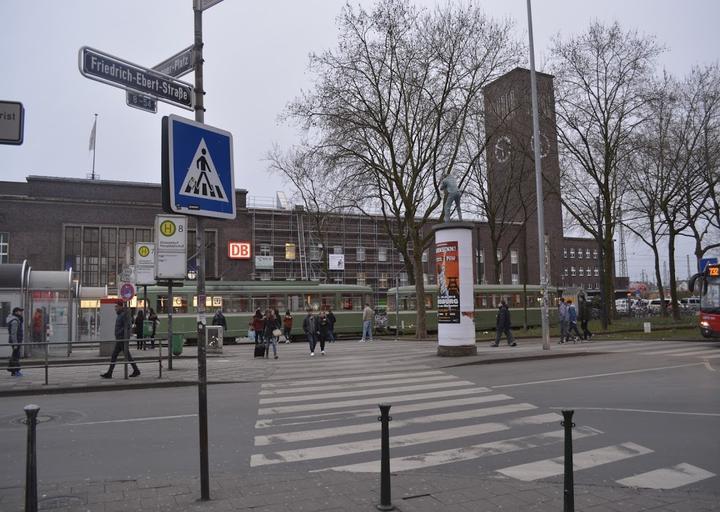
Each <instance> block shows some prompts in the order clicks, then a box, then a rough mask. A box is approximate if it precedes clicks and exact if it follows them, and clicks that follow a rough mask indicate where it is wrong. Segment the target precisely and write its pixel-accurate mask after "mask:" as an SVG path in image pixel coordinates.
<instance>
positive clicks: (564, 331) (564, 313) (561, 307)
mask: <svg viewBox="0 0 720 512" xmlns="http://www.w3.org/2000/svg"><path fill="white" fill-rule="evenodd" d="M558 301H559V302H558V320H559V321H560V343H565V341H566V340H567V337H568V308H567V304H565V299H563V298H562V297H561V298H560V299H558Z"/></svg>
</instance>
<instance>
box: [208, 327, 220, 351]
mask: <svg viewBox="0 0 720 512" xmlns="http://www.w3.org/2000/svg"><path fill="white" fill-rule="evenodd" d="M205 332H207V351H208V353H210V354H222V351H223V334H224V333H223V328H222V326H221V325H208V326H207V328H206V331H205Z"/></svg>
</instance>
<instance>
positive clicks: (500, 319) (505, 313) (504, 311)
mask: <svg viewBox="0 0 720 512" xmlns="http://www.w3.org/2000/svg"><path fill="white" fill-rule="evenodd" d="M503 333H504V334H505V336H507V342H508V345H510V346H511V347H516V346H517V343H515V340H513V335H512V330H511V329H510V310H509V309H508V307H507V303H506V302H505V301H504V300H501V301H500V307H499V308H498V314H497V318H496V320H495V343H491V344H490V346H491V347H497V346H498V345H499V344H500V336H501V335H502V334H503Z"/></svg>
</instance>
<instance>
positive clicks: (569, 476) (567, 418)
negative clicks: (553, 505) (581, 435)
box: [561, 411, 575, 512]
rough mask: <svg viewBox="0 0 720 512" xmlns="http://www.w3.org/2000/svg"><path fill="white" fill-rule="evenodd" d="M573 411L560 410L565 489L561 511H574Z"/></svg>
mask: <svg viewBox="0 0 720 512" xmlns="http://www.w3.org/2000/svg"><path fill="white" fill-rule="evenodd" d="M574 412H575V411H562V415H563V422H562V423H561V425H562V426H563V427H565V489H564V491H563V512H575V491H574V489H573V487H574V485H575V484H574V482H573V449H572V428H573V427H574V426H575V423H573V422H572V417H573V413H574Z"/></svg>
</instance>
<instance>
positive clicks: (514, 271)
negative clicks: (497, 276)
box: [510, 249, 520, 284]
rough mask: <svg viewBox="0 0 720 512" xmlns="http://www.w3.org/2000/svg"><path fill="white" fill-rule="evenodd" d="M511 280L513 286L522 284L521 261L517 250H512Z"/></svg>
mask: <svg viewBox="0 0 720 512" xmlns="http://www.w3.org/2000/svg"><path fill="white" fill-rule="evenodd" d="M510 278H511V280H512V284H520V259H519V256H518V252H517V250H516V249H510Z"/></svg>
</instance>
